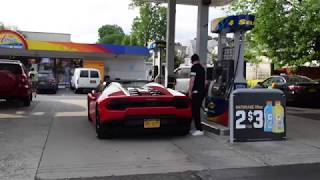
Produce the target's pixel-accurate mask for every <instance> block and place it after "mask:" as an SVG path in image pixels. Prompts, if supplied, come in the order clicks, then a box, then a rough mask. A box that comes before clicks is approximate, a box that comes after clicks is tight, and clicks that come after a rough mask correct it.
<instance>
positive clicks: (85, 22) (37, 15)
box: [0, 0, 223, 43]
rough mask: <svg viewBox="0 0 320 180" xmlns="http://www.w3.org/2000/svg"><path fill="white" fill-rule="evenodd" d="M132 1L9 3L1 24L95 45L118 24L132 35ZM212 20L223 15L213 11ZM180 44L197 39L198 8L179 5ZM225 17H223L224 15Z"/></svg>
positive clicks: (134, 12)
mask: <svg viewBox="0 0 320 180" xmlns="http://www.w3.org/2000/svg"><path fill="white" fill-rule="evenodd" d="M129 3H130V0H27V1H23V0H10V1H9V0H8V1H3V2H1V6H2V7H1V13H0V21H1V22H3V23H4V24H6V25H14V26H17V27H18V28H19V29H20V30H24V31H36V32H57V33H69V34H71V35H72V36H71V37H72V41H73V42H82V43H95V42H96V41H97V39H98V33H97V31H98V29H99V27H101V26H102V25H104V24H117V25H119V26H121V27H122V28H123V30H124V31H125V33H127V34H128V33H130V31H131V24H132V21H133V19H134V18H135V17H136V16H137V15H138V13H139V12H138V9H137V8H136V9H129V7H128V5H129ZM210 9H211V10H210V18H211V17H213V16H214V15H216V14H221V12H222V11H220V10H219V11H218V10H217V11H213V10H212V9H213V8H210ZM176 14H177V19H176V41H185V40H188V39H193V38H194V37H195V35H196V26H197V8H196V7H195V6H183V5H177V13H176ZM222 14H223V13H222Z"/></svg>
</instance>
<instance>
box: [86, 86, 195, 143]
mask: <svg viewBox="0 0 320 180" xmlns="http://www.w3.org/2000/svg"><path fill="white" fill-rule="evenodd" d="M88 119H89V120H90V121H92V122H93V123H94V124H95V128H96V134H97V137H98V138H110V137H112V135H113V134H114V133H115V132H119V131H120V130H125V131H127V130H129V129H130V130H138V132H147V131H148V132H150V131H151V132H156V131H166V132H167V131H169V132H176V133H179V134H187V133H188V132H189V130H190V124H191V119H192V113H191V103H190V100H189V99H188V98H187V97H186V96H185V95H183V94H182V93H179V92H177V91H174V90H171V89H166V88H165V87H163V86H162V85H160V84H157V83H146V82H143V81H130V82H129V81H128V82H125V81H123V82H112V83H110V84H109V85H108V86H107V87H104V85H102V86H99V87H98V88H97V91H93V92H91V93H89V94H88Z"/></svg>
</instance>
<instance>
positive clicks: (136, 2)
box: [130, 0, 167, 46]
mask: <svg viewBox="0 0 320 180" xmlns="http://www.w3.org/2000/svg"><path fill="white" fill-rule="evenodd" d="M130 7H132V8H137V7H138V8H139V16H138V17H136V18H135V19H134V21H133V24H132V34H131V35H132V36H134V37H135V38H136V40H137V43H138V45H142V46H146V45H147V43H148V42H149V41H152V40H165V37H166V27H167V25H166V24H167V13H166V8H165V7H163V6H161V5H160V4H158V3H151V2H149V1H146V0H132V3H131V4H130Z"/></svg>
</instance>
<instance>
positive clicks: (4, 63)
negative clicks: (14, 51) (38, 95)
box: [0, 59, 32, 106]
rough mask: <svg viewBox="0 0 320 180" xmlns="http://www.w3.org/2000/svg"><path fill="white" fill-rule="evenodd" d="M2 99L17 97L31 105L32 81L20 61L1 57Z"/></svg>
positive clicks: (0, 80)
mask: <svg viewBox="0 0 320 180" xmlns="http://www.w3.org/2000/svg"><path fill="white" fill-rule="evenodd" d="M0 99H6V100H12V99H17V100H21V101H22V102H23V105H24V106H30V102H31V101H32V90H31V81H30V79H29V77H28V75H27V73H26V71H25V70H24V66H23V65H22V63H20V62H19V61H11V60H4V59H0Z"/></svg>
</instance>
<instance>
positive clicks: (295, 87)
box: [288, 85, 305, 91]
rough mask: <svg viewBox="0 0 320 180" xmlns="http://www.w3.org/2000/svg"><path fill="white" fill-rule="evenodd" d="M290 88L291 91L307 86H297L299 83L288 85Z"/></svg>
mask: <svg viewBox="0 0 320 180" xmlns="http://www.w3.org/2000/svg"><path fill="white" fill-rule="evenodd" d="M288 88H289V89H290V90H291V91H301V90H304V88H305V87H303V86H297V85H291V86H288Z"/></svg>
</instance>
